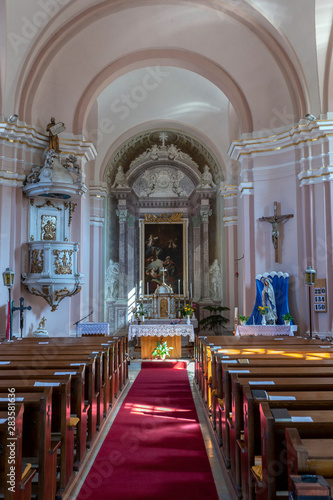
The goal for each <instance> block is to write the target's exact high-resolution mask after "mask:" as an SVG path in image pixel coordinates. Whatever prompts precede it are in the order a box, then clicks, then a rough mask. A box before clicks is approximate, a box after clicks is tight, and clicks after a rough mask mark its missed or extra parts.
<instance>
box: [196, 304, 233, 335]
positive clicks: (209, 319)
mask: <svg viewBox="0 0 333 500" xmlns="http://www.w3.org/2000/svg"><path fill="white" fill-rule="evenodd" d="M204 309H205V310H206V311H209V312H210V313H212V314H210V315H209V316H206V317H205V318H202V319H201V320H200V321H199V325H200V326H202V327H203V328H204V329H205V328H207V329H208V330H213V331H215V335H219V331H220V328H225V324H226V323H228V321H229V320H228V318H226V317H225V316H222V314H221V312H222V311H230V309H229V307H223V306H206V307H204Z"/></svg>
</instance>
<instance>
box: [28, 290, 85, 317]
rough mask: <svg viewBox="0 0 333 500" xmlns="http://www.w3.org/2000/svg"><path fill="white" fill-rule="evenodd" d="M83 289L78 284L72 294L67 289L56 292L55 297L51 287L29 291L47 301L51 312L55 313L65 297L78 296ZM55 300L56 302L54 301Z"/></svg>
mask: <svg viewBox="0 0 333 500" xmlns="http://www.w3.org/2000/svg"><path fill="white" fill-rule="evenodd" d="M25 286H26V285H25ZM26 288H27V287H26ZM81 288H82V287H81V286H79V284H78V283H77V284H76V285H75V286H74V289H73V290H72V291H71V292H70V291H69V290H68V288H66V287H65V288H63V289H62V290H56V291H55V292H54V294H53V295H52V293H51V290H50V286H43V287H42V290H41V291H40V290H37V289H36V288H32V289H31V290H29V288H28V290H29V291H31V293H32V294H34V295H37V296H38V297H43V299H45V300H46V302H47V303H48V304H49V305H50V306H51V311H52V312H53V311H56V310H57V308H58V305H59V303H60V302H61V301H62V300H63V299H64V298H65V297H72V296H73V295H76V294H77V293H79V292H80V291H81ZM54 299H55V301H56V302H55V301H54Z"/></svg>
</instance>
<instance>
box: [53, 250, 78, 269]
mask: <svg viewBox="0 0 333 500" xmlns="http://www.w3.org/2000/svg"><path fill="white" fill-rule="evenodd" d="M72 254H73V250H53V255H56V259H55V261H54V265H55V268H56V270H55V274H72Z"/></svg>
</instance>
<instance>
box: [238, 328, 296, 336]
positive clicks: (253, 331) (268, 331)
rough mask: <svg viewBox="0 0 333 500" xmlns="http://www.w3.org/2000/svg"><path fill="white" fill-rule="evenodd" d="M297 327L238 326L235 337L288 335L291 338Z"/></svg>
mask: <svg viewBox="0 0 333 500" xmlns="http://www.w3.org/2000/svg"><path fill="white" fill-rule="evenodd" d="M296 331H297V325H238V326H237V329H236V335H240V336H247V335H271V336H274V335H289V336H291V337H292V336H293V335H294V332H296Z"/></svg>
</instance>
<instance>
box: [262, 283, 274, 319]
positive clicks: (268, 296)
mask: <svg viewBox="0 0 333 500" xmlns="http://www.w3.org/2000/svg"><path fill="white" fill-rule="evenodd" d="M261 281H262V282H263V283H264V288H263V289H262V292H261V303H262V306H263V307H268V312H267V313H266V314H265V318H266V324H267V325H275V322H276V320H277V318H278V317H277V314H276V303H275V293H274V289H273V285H272V283H271V280H270V279H269V278H262V280H261Z"/></svg>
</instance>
